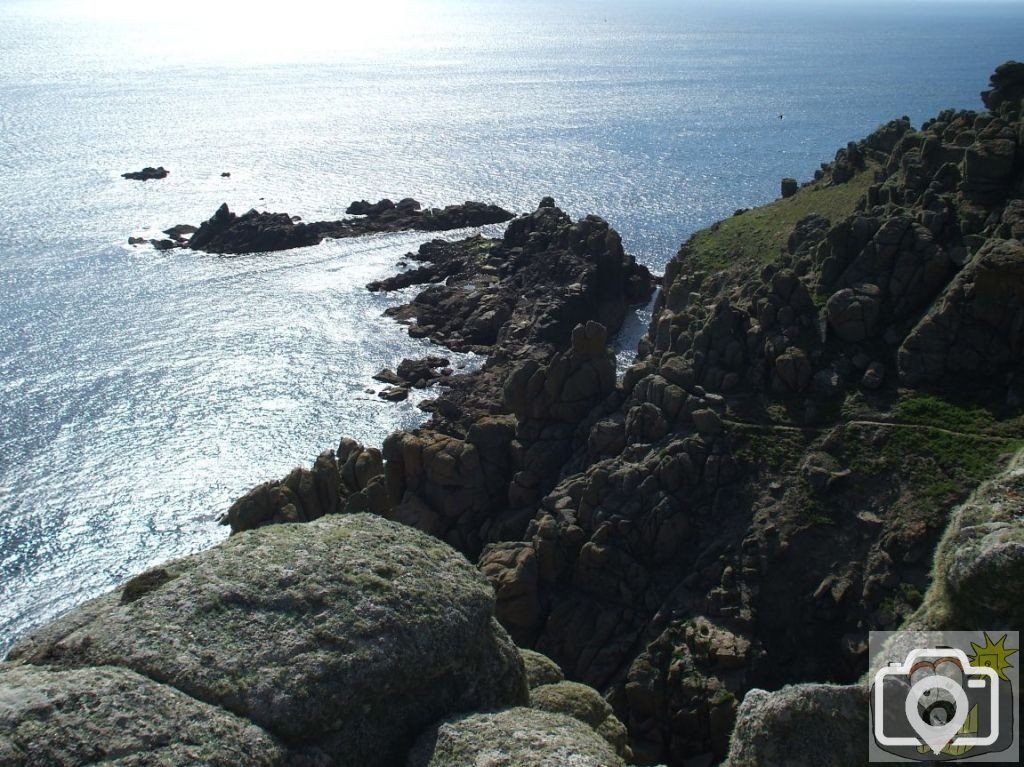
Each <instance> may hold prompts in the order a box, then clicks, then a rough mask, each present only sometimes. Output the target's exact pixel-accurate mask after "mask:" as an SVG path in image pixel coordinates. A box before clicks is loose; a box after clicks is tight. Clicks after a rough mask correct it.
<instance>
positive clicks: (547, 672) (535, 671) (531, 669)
mask: <svg viewBox="0 0 1024 767" xmlns="http://www.w3.org/2000/svg"><path fill="white" fill-rule="evenodd" d="M519 654H520V655H522V656H523V664H524V665H525V666H526V681H527V683H528V684H529V685H530V689H531V690H532V689H534V688H535V687H540V686H541V685H547V684H557V683H558V682H561V681H562V680H563V679H565V674H563V673H562V669H560V668H559V667H558V664H557V663H555V662H554V661H553V660H551V658H549V657H548V656H547V655H542V654H541V653H539V652H536V651H535V650H524V649H523V648H519Z"/></svg>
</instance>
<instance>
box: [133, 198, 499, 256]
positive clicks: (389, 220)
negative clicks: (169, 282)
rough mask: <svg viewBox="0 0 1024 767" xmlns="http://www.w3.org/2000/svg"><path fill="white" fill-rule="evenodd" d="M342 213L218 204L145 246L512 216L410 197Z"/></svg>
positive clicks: (233, 247)
mask: <svg viewBox="0 0 1024 767" xmlns="http://www.w3.org/2000/svg"><path fill="white" fill-rule="evenodd" d="M345 212H346V214H348V215H349V216H350V217H349V218H345V219H341V220H338V221H313V222H310V223H306V222H304V221H302V220H301V219H300V218H299V217H298V216H290V215H288V214H287V213H267V212H262V211H257V210H250V211H248V212H247V213H243V214H242V215H241V216H239V215H238V214H237V213H233V212H232V211H231V210H230V209H229V208H228V206H227V203H224V204H223V205H221V206H220V207H219V208H218V209H217V212H216V213H214V214H213V215H212V216H211V217H210V218H209V219H207V220H206V221H204V222H203V223H202V224H200V225H199V226H198V227H196V226H191V225H189V224H178V225H177V226H174V227H172V228H170V229H167V230H165V231H164V234H166V235H167V236H168V237H169V239H159V240H158V239H153V240H149V243H150V244H151V245H152V246H153V247H154V248H156V249H157V250H171V249H173V248H189V249H191V250H199V251H203V252H205V253H220V254H240V253H266V252H272V251H278V250H290V249H292V248H304V247H308V246H310V245H317V244H318V243H320V242H322V241H323V240H325V239H328V238H330V239H341V238H345V237H362V236H364V235H367V234H381V233H384V232H404V231H409V230H417V231H424V232H443V231H448V230H451V229H465V228H469V227H480V226H487V225H488V224H501V223H504V222H505V221H508V220H509V219H511V218H513V214H512V213H509V212H508V211H507V210H505V209H504V208H500V207H498V206H497V205H487V204H485V203H481V202H464V203H462V204H461V205H449V206H447V207H445V208H427V209H426V210H424V209H423V208H422V206H421V205H420V203H419V202H417V201H416V200H413V199H412V198H406V199H404V200H400V201H399V202H397V203H395V202H392V201H391V200H387V199H385V200H381V201H380V202H377V203H373V204H371V203H368V202H366V201H365V200H364V201H359V202H353V203H352V204H351V205H349V206H348V208H347V209H346V211H345ZM128 242H129V244H130V245H139V244H142V243H144V242H146V240H145V238H136V237H132V238H129V240H128Z"/></svg>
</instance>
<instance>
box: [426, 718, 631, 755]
mask: <svg viewBox="0 0 1024 767" xmlns="http://www.w3.org/2000/svg"><path fill="white" fill-rule="evenodd" d="M406 764H407V767H467V765H480V766H481V767H482V766H483V765H486V766H487V767H623V766H624V765H625V762H624V761H623V760H622V759H621V758H620V757H619V756H618V755H617V754H616V753H615V750H614V749H613V748H612V747H611V746H610V745H609V744H608V742H607V741H606V740H605V739H604V738H602V737H601V736H600V735H598V734H597V733H596V732H595V731H594V730H593V729H592V728H591V727H589V726H587V725H586V724H584V723H583V722H581V721H579V720H577V719H573V718H572V717H569V716H565V715H563V714H552V713H549V712H547V711H537V710H534V709H529V708H513V709H509V710H507V711H502V712H500V713H496V714H475V715H473V716H468V717H465V718H463V719H457V720H454V721H451V722H446V723H444V724H441V725H439V726H438V727H436V728H434V729H432V730H428V731H427V732H426V733H425V734H424V735H423V736H422V737H421V738H420V739H419V741H418V742H417V744H416V747H415V748H414V749H413V750H412V752H411V753H410V754H409V759H408V761H407V762H406Z"/></svg>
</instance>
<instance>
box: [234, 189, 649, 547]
mask: <svg viewBox="0 0 1024 767" xmlns="http://www.w3.org/2000/svg"><path fill="white" fill-rule="evenodd" d="M548 202H549V203H550V204H545V205H542V206H540V207H539V208H538V209H537V210H536V211H535V212H534V213H531V214H529V215H526V216H521V217H520V218H518V219H516V220H515V221H513V222H512V223H511V224H510V225H509V227H508V229H507V231H506V232H505V235H504V236H503V237H502V238H501V239H496V240H487V239H484V238H481V237H472V238H469V239H466V240H462V241H460V242H455V243H447V242H442V241H436V242H432V243H427V244H426V245H424V246H423V247H422V248H421V249H420V252H419V253H418V254H416V256H415V258H417V259H420V260H425V261H427V262H428V263H430V264H431V268H435V267H436V268H438V269H440V270H441V272H442V273H443V274H444V275H446V276H447V277H448V279H447V282H446V284H445V285H443V286H442V285H435V286H432V287H429V288H427V289H426V290H424V291H423V292H422V293H421V294H419V295H418V296H417V297H415V298H414V299H413V301H412V302H411V303H410V304H408V305H406V306H404V307H401V308H400V310H399V311H397V312H394V314H395V316H397V317H399V318H401V319H406V320H408V321H411V322H414V326H413V328H410V332H414V328H415V332H414V334H426V335H428V336H429V337H430V338H431V340H433V341H435V342H437V343H440V344H444V345H447V346H450V347H452V348H455V349H462V350H466V349H473V350H476V351H479V352H484V353H487V354H488V355H489V356H488V360H487V362H486V363H485V365H484V366H483V368H482V369H481V370H479V371H476V372H473V373H469V374H461V375H460V374H452V375H448V376H442V379H441V380H442V382H443V384H444V391H443V392H442V393H441V394H440V395H439V396H438V398H437V399H435V400H430V401H427V403H426V404H425V407H426V408H427V409H428V410H429V412H432V413H433V419H432V420H431V422H430V423H428V424H427V425H425V426H424V428H421V429H417V430H415V431H412V432H398V433H396V434H393V435H391V436H390V437H388V439H387V440H385V442H384V445H383V449H382V451H381V453H380V454H379V455H380V457H381V458H382V459H383V468H382V469H381V468H380V466H381V465H380V464H379V463H378V462H377V461H376V460H375V461H374V462H373V463H372V464H368V466H370V467H371V470H370V471H367V472H364V473H363V474H362V475H358V476H352V472H351V471H350V472H349V475H350V476H349V477H348V478H347V479H343V480H342V481H341V482H339V483H337V484H336V485H335V484H334V479H333V477H334V474H333V472H332V470H331V461H332V458H331V456H330V455H328V454H324V455H321V456H320V458H318V460H317V463H316V465H315V466H314V467H313V469H312V470H311V471H307V470H304V469H296V470H295V471H294V472H292V474H291V475H289V477H288V478H286V479H285V480H283V481H282V482H275V483H267V484H265V485H261V486H260V487H258V488H256V489H254V490H253V491H251V492H250V493H249V494H247V495H246V496H245V497H244V498H243V499H241V500H240V501H238V502H236V504H235V505H234V506H233V507H232V508H231V510H229V512H228V514H227V517H226V520H225V521H227V522H228V523H230V524H231V526H232V529H233V530H239V529H248V528H251V527H256V526H259V525H261V524H267V523H273V522H279V521H286V520H291V521H301V520H302V519H312V518H316V517H318V516H320V515H321V514H323V513H333V512H335V511H353V510H371V511H373V512H374V513H378V514H382V515H384V516H387V517H388V518H389V519H394V520H397V521H401V522H404V523H406V524H410V525H412V526H414V527H418V528H419V529H421V530H425V531H427V532H430V533H432V534H434V535H436V536H438V537H440V538H442V539H443V540H446V541H448V542H449V543H451V544H452V545H454V546H455V547H456V548H458V549H459V550H460V551H463V552H466V553H467V554H468V555H470V556H475V555H476V553H478V552H479V551H480V550H481V549H482V548H483V546H484V545H485V544H486V543H487V542H488V541H491V540H502V539H509V538H514V537H516V536H518V535H519V534H520V533H521V531H522V529H523V528H524V526H525V525H526V522H527V521H528V519H529V517H530V516H532V514H533V511H534V510H533V508H532V504H534V503H535V502H536V500H537V499H539V498H540V497H541V496H542V495H543V494H544V493H545V492H547V490H548V489H550V487H552V486H553V485H554V483H555V481H556V479H557V476H558V472H559V471H560V468H561V466H562V464H563V463H564V462H565V461H566V460H567V459H568V457H569V455H570V453H571V447H572V444H573V439H574V435H575V434H576V430H577V428H578V426H579V425H580V423H581V422H582V421H583V420H584V419H586V418H588V417H589V416H590V414H591V412H592V410H593V409H594V408H595V407H596V406H597V405H599V404H600V403H601V402H602V401H603V400H604V399H606V398H607V397H608V396H609V395H611V394H612V393H613V392H614V390H615V362H614V358H613V355H612V353H611V351H610V350H609V349H608V346H607V345H608V329H609V328H611V329H613V330H614V329H617V328H618V327H619V326H621V324H622V322H623V319H624V317H625V314H626V311H627V309H628V308H629V306H630V305H631V304H634V303H636V302H638V301H642V300H645V299H646V298H647V297H648V296H649V295H650V293H651V291H652V290H653V278H652V277H651V275H650V273H649V272H648V271H647V270H646V269H645V268H643V267H641V266H639V265H637V263H636V261H635V260H634V259H633V258H632V257H631V256H628V255H626V253H625V252H624V251H623V249H622V244H621V240H620V238H619V236H618V234H616V233H615V231H614V230H612V229H611V228H610V227H609V226H608V224H607V223H606V222H604V221H602V220H601V219H598V218H596V217H593V216H591V217H588V218H585V219H583V220H582V221H578V222H573V221H572V220H571V219H570V218H569V217H568V216H567V215H566V214H565V213H564V212H562V211H561V210H559V209H558V208H557V207H555V206H554V201H548ZM384 289H388V288H387V287H386V286H385V288H384ZM496 307H498V308H496ZM595 318H596V319H595ZM597 319H600V320H603V321H604V322H605V323H607V324H606V325H603V324H601V323H600V322H598V321H597ZM483 325H488V327H492V329H493V330H494V333H493V334H490V331H488V334H485V335H479V334H478V333H477V330H478V329H479V328H480V327H482V326H483ZM432 362H437V363H439V364H440V363H442V362H443V360H442V359H437V360H433V359H428V360H427V361H426V363H427V364H426V367H427V369H428V371H429V370H431V369H433V368H436V367H438V365H429V363H432ZM406 367H407V368H408V369H407V370H404V374H403V369H402V368H401V366H400V370H399V373H396V374H395V379H397V380H399V381H402V380H409V379H410V378H412V377H417V376H419V380H423V382H424V384H426V383H427V381H426V380H424V378H423V376H424V375H426V373H423V372H422V370H421V368H423V367H424V365H419V366H417V365H416V364H415V363H410V364H409V365H407V366H406ZM417 371H419V372H417ZM385 372H387V371H382V373H381V374H380V375H384V373H385ZM431 375H432V374H431ZM434 380H437V379H434ZM371 450H372V449H371ZM349 451H357V452H359V454H360V455H361V454H363V453H362V452H360V451H363V448H362V447H361V446H351V447H349V448H345V450H341V449H339V452H338V455H337V458H336V459H334V460H335V463H337V464H339V465H340V464H341V463H343V462H351V457H349V456H348V452H349ZM343 452H344V453H345V456H344V457H343V455H342V453H343ZM335 486H336V487H337V488H338V489H337V493H336V494H337V495H338V498H339V500H338V501H337V503H332V502H329V501H324V500H323V495H322V492H323V491H325V490H331V489H332V488H334V487H335ZM303 488H305V491H303ZM332 497H333V496H332ZM353 504H355V505H353Z"/></svg>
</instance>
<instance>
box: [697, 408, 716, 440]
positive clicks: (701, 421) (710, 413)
mask: <svg viewBox="0 0 1024 767" xmlns="http://www.w3.org/2000/svg"><path fill="white" fill-rule="evenodd" d="M693 425H694V426H696V427H697V431H699V432H700V433H701V434H719V433H721V431H722V428H723V425H722V419H721V417H720V416H719V415H718V413H716V412H715V411H714V410H709V409H706V408H705V409H703V410H695V411H694V413H693Z"/></svg>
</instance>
